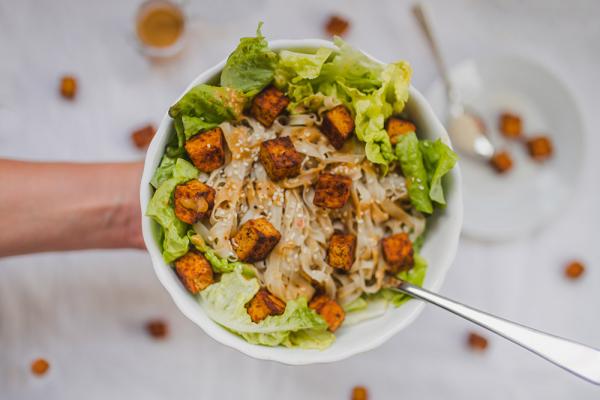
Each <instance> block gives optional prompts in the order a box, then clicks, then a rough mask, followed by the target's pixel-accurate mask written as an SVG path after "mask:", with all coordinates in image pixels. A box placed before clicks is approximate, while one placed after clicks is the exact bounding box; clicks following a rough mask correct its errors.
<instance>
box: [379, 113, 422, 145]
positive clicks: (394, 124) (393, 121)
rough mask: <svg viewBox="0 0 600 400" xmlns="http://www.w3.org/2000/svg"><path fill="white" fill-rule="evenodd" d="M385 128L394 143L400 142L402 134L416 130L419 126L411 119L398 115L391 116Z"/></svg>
mask: <svg viewBox="0 0 600 400" xmlns="http://www.w3.org/2000/svg"><path fill="white" fill-rule="evenodd" d="M385 130H386V131H387V134H388V136H389V137H390V142H391V143H392V144H396V143H398V140H400V136H402V135H406V134H407V133H410V132H416V131H417V127H416V126H415V124H413V123H412V122H410V121H407V120H405V119H402V118H398V117H390V118H388V120H387V121H386V123H385Z"/></svg>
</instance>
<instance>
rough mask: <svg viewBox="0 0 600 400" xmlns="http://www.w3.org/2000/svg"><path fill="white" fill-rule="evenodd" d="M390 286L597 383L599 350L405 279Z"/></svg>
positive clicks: (599, 363) (599, 383)
mask: <svg viewBox="0 0 600 400" xmlns="http://www.w3.org/2000/svg"><path fill="white" fill-rule="evenodd" d="M390 289H392V290H397V291H400V292H402V293H405V294H407V295H409V296H411V297H414V298H417V299H420V300H424V301H426V302H428V303H431V304H435V305H436V306H439V307H441V308H443V309H445V310H448V311H450V312H452V313H454V314H456V315H458V316H460V317H463V318H464V319H466V320H469V321H471V322H473V323H475V324H477V325H479V326H481V327H483V328H486V329H488V330H490V331H492V332H494V333H497V334H498V335H500V336H503V337H505V338H506V339H508V340H510V341H511V342H513V343H516V344H518V345H519V346H521V347H523V348H525V349H527V350H529V351H531V352H532V353H535V354H537V355H538V356H540V357H542V358H545V359H546V360H548V361H550V362H551V363H553V364H555V365H557V366H559V367H561V368H563V369H565V370H567V371H569V372H570V373H572V374H574V375H577V376H578V377H580V378H582V379H585V380H586V381H588V382H591V383H594V384H596V385H600V350H597V349H594V348H592V347H589V346H586V345H583V344H580V343H576V342H573V341H571V340H568V339H564V338H561V337H558V336H554V335H550V334H548V333H544V332H541V331H538V330H536V329H532V328H529V327H527V326H524V325H521V324H517V323H515V322H511V321H509V320H506V319H503V318H500V317H496V316H494V315H491V314H488V313H486V312H483V311H479V310H477V309H475V308H472V307H469V306H466V305H464V304H461V303H458V302H456V301H453V300H450V299H447V298H445V297H443V296H440V295H438V294H435V293H432V292H430V291H428V290H425V289H423V288H420V287H418V286H415V285H412V284H410V283H408V282H400V283H397V284H395V285H394V286H392V287H390Z"/></svg>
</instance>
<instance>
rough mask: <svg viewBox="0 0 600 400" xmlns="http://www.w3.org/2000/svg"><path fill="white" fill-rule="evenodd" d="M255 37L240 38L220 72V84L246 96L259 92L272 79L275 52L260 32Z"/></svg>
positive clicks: (275, 57) (258, 30)
mask: <svg viewBox="0 0 600 400" xmlns="http://www.w3.org/2000/svg"><path fill="white" fill-rule="evenodd" d="M261 26H262V23H261V24H259V25H258V29H257V30H256V37H247V38H242V39H240V44H239V45H238V47H237V48H236V49H235V50H234V51H233V53H231V55H230V56H229V58H228V59H227V63H226V64H225V67H224V68H223V71H222V72H221V86H225V87H229V88H233V89H236V90H239V91H241V92H244V93H245V94H246V95H247V96H248V97H252V96H254V95H255V94H256V93H258V92H260V91H261V90H262V89H263V88H264V87H265V86H267V85H268V84H269V83H270V82H271V81H272V80H273V71H274V69H275V65H276V63H277V53H275V52H274V51H272V50H270V49H269V43H268V42H267V40H266V39H265V38H264V36H263V35H262V33H261V32H260V28H261Z"/></svg>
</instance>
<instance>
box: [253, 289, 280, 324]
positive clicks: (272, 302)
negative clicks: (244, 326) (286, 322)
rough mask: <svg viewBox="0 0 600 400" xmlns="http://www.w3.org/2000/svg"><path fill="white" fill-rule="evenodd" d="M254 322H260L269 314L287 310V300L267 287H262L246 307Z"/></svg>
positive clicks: (277, 313) (278, 313)
mask: <svg viewBox="0 0 600 400" xmlns="http://www.w3.org/2000/svg"><path fill="white" fill-rule="evenodd" d="M246 309H247V310H248V315H250V318H251V319H252V322H260V321H262V320H263V319H265V318H267V317H268V316H269V315H281V314H283V312H284V311H285V302H284V301H283V300H281V299H280V298H279V297H277V296H275V295H274V294H271V293H269V291H268V290H266V289H260V290H259V291H258V293H256V295H255V296H254V297H253V298H252V300H250V302H249V303H248V306H247V308H246Z"/></svg>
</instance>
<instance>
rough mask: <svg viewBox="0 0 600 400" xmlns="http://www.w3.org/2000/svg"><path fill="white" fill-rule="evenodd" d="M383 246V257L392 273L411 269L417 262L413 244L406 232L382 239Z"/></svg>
mask: <svg viewBox="0 0 600 400" xmlns="http://www.w3.org/2000/svg"><path fill="white" fill-rule="evenodd" d="M381 247H382V248H383V258H384V259H385V262H386V263H387V265H388V266H389V267H390V272H391V273H392V274H396V273H398V272H400V271H404V270H407V269H410V268H412V267H413V265H414V264H415V260H414V250H413V246H412V243H411V241H410V239H409V238H408V235H407V234H406V233H404V232H403V233H397V234H395V235H391V236H388V237H385V238H383V239H381Z"/></svg>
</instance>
